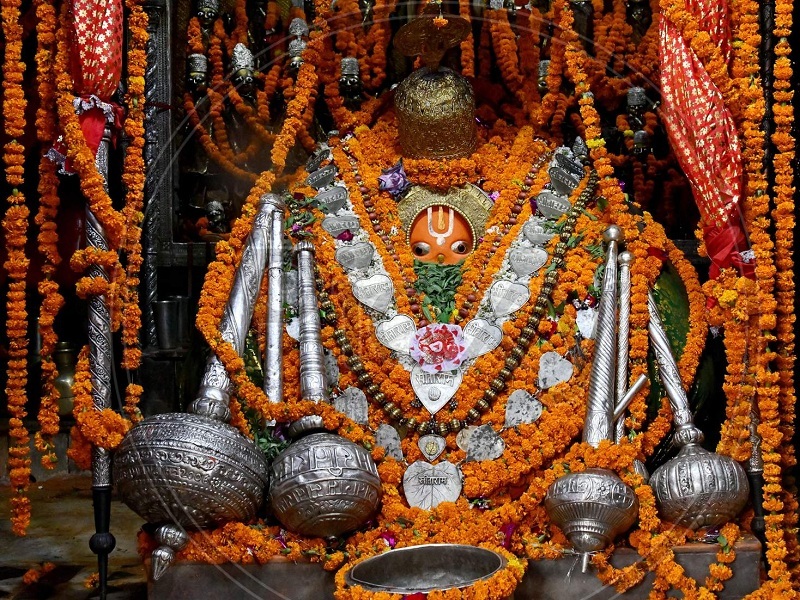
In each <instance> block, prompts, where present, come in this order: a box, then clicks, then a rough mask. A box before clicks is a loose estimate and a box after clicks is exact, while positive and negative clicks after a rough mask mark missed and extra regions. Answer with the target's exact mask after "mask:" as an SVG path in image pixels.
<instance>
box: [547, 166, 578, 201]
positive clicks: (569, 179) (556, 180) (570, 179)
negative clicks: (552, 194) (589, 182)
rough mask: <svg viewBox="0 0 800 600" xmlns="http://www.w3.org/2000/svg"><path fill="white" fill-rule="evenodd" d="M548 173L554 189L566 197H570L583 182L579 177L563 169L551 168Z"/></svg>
mask: <svg viewBox="0 0 800 600" xmlns="http://www.w3.org/2000/svg"><path fill="white" fill-rule="evenodd" d="M547 173H548V174H549V175H550V183H551V184H552V186H553V189H554V190H555V191H557V192H558V193H559V194H563V195H564V196H569V195H570V194H571V193H572V192H573V191H574V190H575V188H576V187H578V184H579V183H580V182H581V180H580V178H579V177H576V176H575V175H572V174H571V173H568V172H567V171H566V170H565V169H562V168H561V167H550V169H548V171H547Z"/></svg>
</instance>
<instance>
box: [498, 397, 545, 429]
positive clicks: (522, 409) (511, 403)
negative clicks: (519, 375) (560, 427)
mask: <svg viewBox="0 0 800 600" xmlns="http://www.w3.org/2000/svg"><path fill="white" fill-rule="evenodd" d="M542 409H543V406H542V403H541V402H539V399H538V398H536V396H534V395H533V394H531V393H530V392H528V391H527V390H516V391H514V392H511V394H510V395H509V396H508V402H506V422H505V426H506V427H515V426H517V425H523V424H525V423H533V422H534V421H536V420H537V419H538V418H539V417H541V416H542Z"/></svg>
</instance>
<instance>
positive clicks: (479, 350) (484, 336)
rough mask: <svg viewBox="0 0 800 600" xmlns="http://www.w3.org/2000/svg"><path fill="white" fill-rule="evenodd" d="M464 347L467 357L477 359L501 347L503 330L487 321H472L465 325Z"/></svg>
mask: <svg viewBox="0 0 800 600" xmlns="http://www.w3.org/2000/svg"><path fill="white" fill-rule="evenodd" d="M463 331H464V346H465V347H466V349H467V356H469V357H470V358H477V357H478V356H482V355H483V354H486V353H488V352H491V351H492V350H494V349H495V348H497V347H498V346H499V345H500V342H501V340H502V339H503V330H502V329H500V328H499V327H497V326H496V325H492V324H491V323H489V321H487V320H486V319H472V320H471V321H470V322H469V323H467V324H466V325H464V330H463Z"/></svg>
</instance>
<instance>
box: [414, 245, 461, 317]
mask: <svg viewBox="0 0 800 600" xmlns="http://www.w3.org/2000/svg"><path fill="white" fill-rule="evenodd" d="M463 264H464V263H463V262H460V263H458V264H455V265H440V264H437V263H428V262H421V261H419V260H415V261H414V273H416V275H417V281H416V283H415V284H414V288H415V289H416V290H417V293H419V294H420V296H424V300H422V310H423V313H424V314H425V318H426V319H428V321H430V322H431V323H433V322H435V321H440V322H442V323H447V322H449V321H450V315H451V314H452V312H453V310H455V307H456V301H455V295H456V290H457V289H458V286H459V285H461V268H462V266H463ZM429 305H430V306H431V307H433V313H435V314H430V311H429V310H428V306H429Z"/></svg>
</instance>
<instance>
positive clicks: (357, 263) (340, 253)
mask: <svg viewBox="0 0 800 600" xmlns="http://www.w3.org/2000/svg"><path fill="white" fill-rule="evenodd" d="M374 254H375V248H374V247H373V246H372V244H370V243H368V242H358V243H356V244H353V245H352V246H344V247H342V248H339V249H338V250H337V251H336V261H337V262H338V263H339V264H340V265H342V266H343V267H344V268H345V269H347V270H348V271H357V270H358V269H366V268H367V267H368V266H370V265H371V264H372V256H373V255H374Z"/></svg>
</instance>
